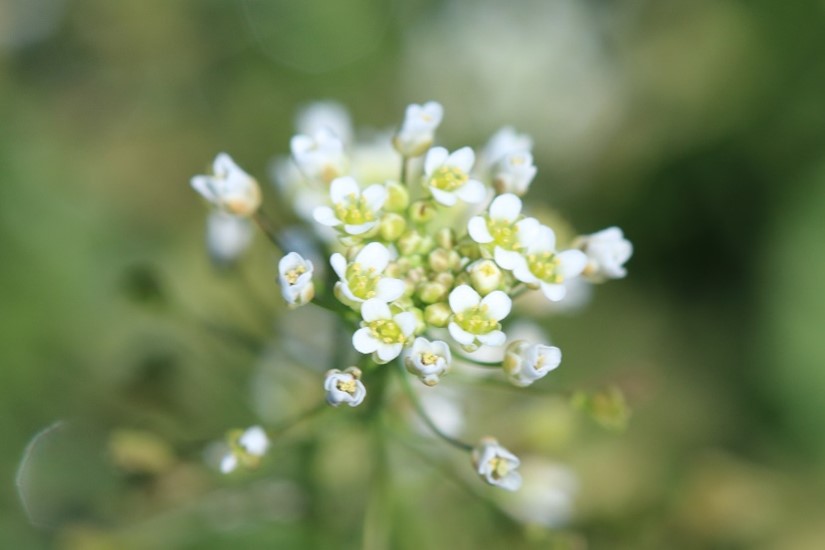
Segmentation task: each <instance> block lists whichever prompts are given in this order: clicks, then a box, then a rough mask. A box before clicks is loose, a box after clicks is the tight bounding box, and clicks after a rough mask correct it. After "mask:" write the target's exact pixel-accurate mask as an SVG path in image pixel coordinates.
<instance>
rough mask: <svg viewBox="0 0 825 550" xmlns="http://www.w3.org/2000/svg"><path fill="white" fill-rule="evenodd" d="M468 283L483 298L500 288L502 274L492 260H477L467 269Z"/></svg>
mask: <svg viewBox="0 0 825 550" xmlns="http://www.w3.org/2000/svg"><path fill="white" fill-rule="evenodd" d="M467 272H468V273H469V274H470V282H471V284H472V285H473V288H475V289H476V290H477V291H478V293H479V294H481V295H482V296H485V295H487V294H489V293H491V292H492V291H494V290H497V289H498V288H500V287H501V283H502V282H503V281H504V273H502V271H501V269H500V268H499V267H498V266H497V265H496V263H495V262H494V261H492V260H479V261H477V262H475V263H473V264H471V265H470V266H469V267H468V268H467Z"/></svg>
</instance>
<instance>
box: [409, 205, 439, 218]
mask: <svg viewBox="0 0 825 550" xmlns="http://www.w3.org/2000/svg"><path fill="white" fill-rule="evenodd" d="M435 214H436V210H435V205H434V204H433V203H432V201H427V200H420V201H415V202H414V203H412V204H411V205H410V219H411V220H412V221H413V222H414V223H427V222H428V221H430V220H432V219H433V218H434V217H435Z"/></svg>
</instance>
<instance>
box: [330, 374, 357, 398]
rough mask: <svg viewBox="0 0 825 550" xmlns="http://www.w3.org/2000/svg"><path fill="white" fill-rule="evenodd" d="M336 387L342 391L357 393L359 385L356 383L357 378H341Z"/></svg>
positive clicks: (351, 393)
mask: <svg viewBox="0 0 825 550" xmlns="http://www.w3.org/2000/svg"><path fill="white" fill-rule="evenodd" d="M335 387H336V388H338V389H339V390H340V391H343V392H347V393H348V394H350V395H355V390H356V389H357V388H358V386H357V385H356V384H355V379H354V378H353V379H350V380H339V381H338V382H337V383H336V384H335Z"/></svg>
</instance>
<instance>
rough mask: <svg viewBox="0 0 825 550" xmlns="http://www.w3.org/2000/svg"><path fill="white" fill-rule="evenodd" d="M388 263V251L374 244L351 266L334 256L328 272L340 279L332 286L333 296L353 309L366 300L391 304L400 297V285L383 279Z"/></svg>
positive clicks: (359, 253)
mask: <svg viewBox="0 0 825 550" xmlns="http://www.w3.org/2000/svg"><path fill="white" fill-rule="evenodd" d="M389 263H390V251H389V249H387V247H386V246H384V245H383V244H381V243H378V242H371V243H369V244H368V245H366V246H365V247H364V248H362V249H361V250H360V251H359V252H358V254H357V255H356V256H355V260H353V261H352V262H351V263H347V259H346V258H345V257H344V255H343V254H339V253H337V252H336V253H335V254H333V255H332V257H331V258H330V264H332V269H333V270H334V271H335V273H336V274H337V275H338V277H339V278H340V279H341V280H340V281H338V282H337V283H335V293H336V296H338V298H339V299H340V300H341V301H342V302H344V303H346V304H347V305H349V306H351V307H356V308H357V307H360V304H362V303H363V302H364V301H366V300H369V299H370V298H378V299H379V300H381V301H382V302H387V303H390V302H394V301H395V300H397V299H398V298H400V297H401V295H402V294H404V281H402V280H401V279H394V278H392V277H385V276H384V275H383V273H384V270H385V269H386V268H387V265H388V264H389Z"/></svg>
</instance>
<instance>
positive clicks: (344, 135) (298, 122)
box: [295, 101, 352, 144]
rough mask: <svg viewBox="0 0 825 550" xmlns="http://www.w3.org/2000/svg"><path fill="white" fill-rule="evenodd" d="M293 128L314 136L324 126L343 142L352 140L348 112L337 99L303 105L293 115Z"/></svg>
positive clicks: (300, 132)
mask: <svg viewBox="0 0 825 550" xmlns="http://www.w3.org/2000/svg"><path fill="white" fill-rule="evenodd" d="M295 128H296V129H297V130H298V133H299V134H304V135H306V136H314V135H316V134H317V133H318V132H320V131H321V130H323V129H324V128H326V129H327V130H330V131H331V132H332V133H333V134H335V135H336V136H338V138H339V139H340V140H341V141H342V142H343V143H345V144H346V143H349V142H350V141H351V140H352V121H351V120H350V116H349V112H347V109H346V107H344V106H343V105H341V104H340V103H338V102H337V101H316V102H313V103H310V104H309V105H305V106H304V107H303V108H302V109H301V110H300V111H298V115H297V116H296V117H295Z"/></svg>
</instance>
